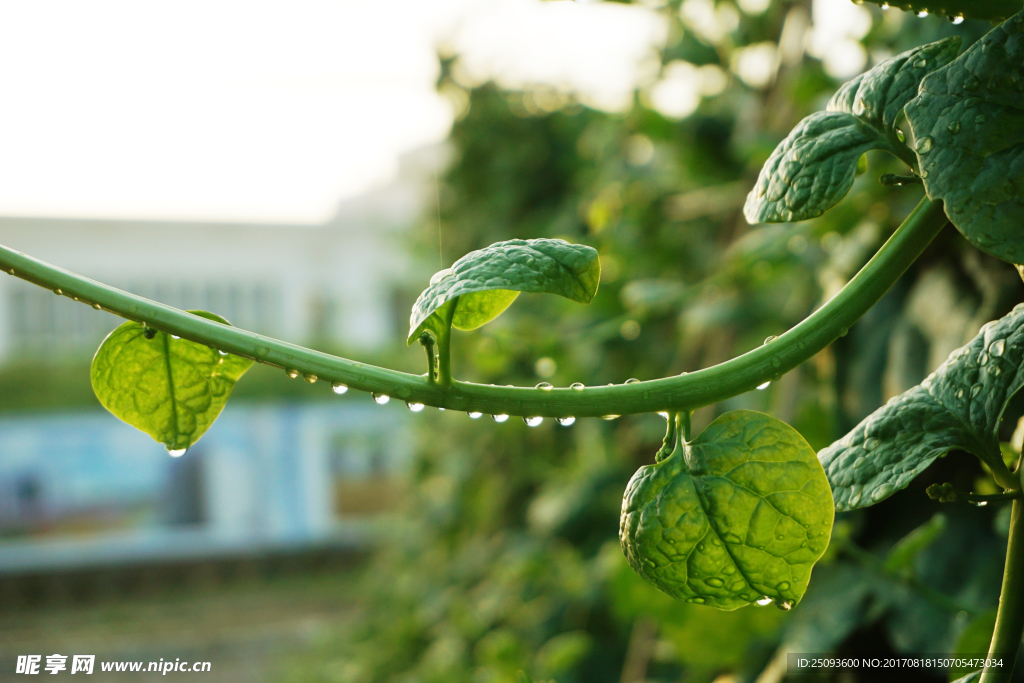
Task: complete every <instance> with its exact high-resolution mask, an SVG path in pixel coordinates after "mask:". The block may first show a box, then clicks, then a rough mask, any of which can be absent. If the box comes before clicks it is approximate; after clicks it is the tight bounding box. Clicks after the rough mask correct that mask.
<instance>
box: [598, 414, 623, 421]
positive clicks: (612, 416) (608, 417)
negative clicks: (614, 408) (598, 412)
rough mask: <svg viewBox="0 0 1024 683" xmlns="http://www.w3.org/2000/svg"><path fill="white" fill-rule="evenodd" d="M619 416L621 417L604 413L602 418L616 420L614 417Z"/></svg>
mask: <svg viewBox="0 0 1024 683" xmlns="http://www.w3.org/2000/svg"><path fill="white" fill-rule="evenodd" d="M618 417H619V416H618V415H602V416H601V419H602V420H614V419H616V418H618Z"/></svg>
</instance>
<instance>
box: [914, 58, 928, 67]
mask: <svg viewBox="0 0 1024 683" xmlns="http://www.w3.org/2000/svg"><path fill="white" fill-rule="evenodd" d="M926 66H928V60H925V59H915V60H914V68H915V69H923V68H925V67H926Z"/></svg>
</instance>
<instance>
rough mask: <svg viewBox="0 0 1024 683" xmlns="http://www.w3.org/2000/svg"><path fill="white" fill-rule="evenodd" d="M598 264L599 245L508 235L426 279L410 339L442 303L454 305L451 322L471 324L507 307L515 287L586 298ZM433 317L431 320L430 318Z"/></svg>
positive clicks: (412, 319)
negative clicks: (597, 247)
mask: <svg viewBox="0 0 1024 683" xmlns="http://www.w3.org/2000/svg"><path fill="white" fill-rule="evenodd" d="M600 279H601V265H600V262H599V261H598V257H597V251H596V250H595V249H594V248H592V247H588V246H585V245H582V244H569V243H568V242H566V241H564V240H556V239H535V240H508V241H507V242H498V243H497V244H492V245H491V246H489V247H487V248H486V249H481V250H479V251H473V252H470V253H468V254H466V255H465V256H463V257H462V258H460V259H459V260H458V261H456V262H455V264H454V265H452V267H451V268H449V269H446V270H442V271H440V272H438V273H436V274H435V275H434V277H432V278H431V279H430V286H429V287H427V288H426V289H425V290H423V293H422V294H420V296H419V298H418V299H416V303H415V304H414V305H413V307H412V316H411V317H410V319H409V343H410V344H411V343H412V342H413V340H415V339H417V338H418V337H419V336H420V334H421V333H422V332H423V331H424V330H425V329H432V330H433V329H434V328H436V327H437V325H438V324H442V323H440V322H439V320H438V319H440V318H443V317H444V316H443V313H444V311H442V310H441V309H442V307H444V306H445V305H449V304H450V305H452V306H454V307H455V311H454V314H453V316H452V322H451V325H452V327H455V328H456V329H459V330H473V329H476V328H477V327H480V326H481V325H483V324H484V323H486V322H488V321H490V320H493V319H494V318H495V317H497V316H498V315H499V314H501V312H502V311H504V310H505V309H506V308H508V306H509V304H511V303H512V302H513V301H514V300H515V298H516V297H517V296H519V292H539V293H547V294H559V295H561V296H564V297H566V298H569V299H572V300H573V301H578V302H580V303H584V304H586V303H590V301H591V299H593V298H594V294H595V293H597V285H598V282H599V281H600ZM431 318H434V320H433V321H431V320H430V319H431Z"/></svg>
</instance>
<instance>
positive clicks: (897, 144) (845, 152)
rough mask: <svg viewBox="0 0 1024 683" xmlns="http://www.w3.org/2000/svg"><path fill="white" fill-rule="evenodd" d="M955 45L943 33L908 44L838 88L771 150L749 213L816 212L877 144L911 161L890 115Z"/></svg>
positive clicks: (756, 216) (758, 218) (793, 215)
mask: <svg viewBox="0 0 1024 683" xmlns="http://www.w3.org/2000/svg"><path fill="white" fill-rule="evenodd" d="M959 47H960V40H959V38H947V39H945V40H940V41H938V42H935V43H930V44H928V45H923V46H921V47H918V48H914V49H913V50H909V51H907V52H904V53H902V54H899V55H897V56H895V57H893V58H891V59H888V60H886V61H884V62H882V63H880V64H878V65H877V66H875V67H874V68H873V69H871V70H870V71H868V72H866V73H864V74H862V75H860V76H858V77H857V78H855V79H853V80H852V81H850V82H849V83H847V84H846V85H844V86H843V87H842V88H840V89H839V91H838V92H837V93H836V94H835V95H834V96H833V97H832V99H831V100H830V101H829V104H828V110H827V111H824V112H818V113H815V114H811V115H810V116H808V117H807V118H805V119H804V120H803V121H801V122H800V123H799V124H798V125H797V127H796V128H794V129H793V131H792V132H791V133H790V134H789V136H788V137H787V138H786V139H785V140H783V141H782V142H781V143H780V144H779V146H778V147H777V148H776V149H775V151H774V152H772V155H771V157H769V158H768V161H767V162H765V165H764V167H763V168H762V169H761V174H760V175H759V176H758V179H757V184H756V185H755V186H754V189H753V190H751V192H750V194H749V195H748V196H747V202H746V205H745V206H744V207H743V212H744V215H746V218H747V220H748V221H749V222H751V223H779V222H783V221H802V220H806V219H808V218H814V217H816V216H820V215H821V214H822V213H824V212H825V211H827V210H829V209H831V208H832V207H833V206H835V205H836V204H838V203H839V201H840V200H841V199H842V198H843V197H845V196H846V193H847V192H849V191H850V187H851V186H852V185H853V180H854V177H855V176H856V171H857V161H858V160H859V159H860V156H861V155H862V154H863V153H864V152H867V151H868V150H872V149H883V150H886V151H888V152H891V153H892V154H895V155H896V156H898V157H901V158H903V159H905V160H910V161H912V160H913V155H912V154H911V153H910V152H909V150H907V149H906V147H904V145H903V143H902V142H901V141H900V140H899V137H898V135H897V134H896V130H895V123H896V118H897V116H898V115H899V113H900V112H901V111H902V110H903V106H904V105H905V104H906V103H907V101H908V100H910V98H912V97H913V96H914V95H915V94H916V93H917V87H918V84H919V83H920V82H921V79H922V78H923V77H924V76H925V74H927V73H928V72H930V71H933V70H935V69H937V68H939V67H940V66H942V65H945V64H947V63H949V61H950V60H951V59H953V57H954V56H955V55H956V52H957V50H958V49H959Z"/></svg>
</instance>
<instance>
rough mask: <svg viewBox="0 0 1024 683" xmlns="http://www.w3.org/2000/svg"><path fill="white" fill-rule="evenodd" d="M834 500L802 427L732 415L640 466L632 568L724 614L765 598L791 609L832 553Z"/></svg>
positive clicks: (626, 530)
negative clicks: (661, 457)
mask: <svg viewBox="0 0 1024 683" xmlns="http://www.w3.org/2000/svg"><path fill="white" fill-rule="evenodd" d="M832 516H833V511H832V497H831V495H830V493H829V487H828V481H827V480H826V479H825V475H824V472H823V471H822V469H821V466H820V464H819V463H818V461H817V459H816V458H815V456H814V450H813V449H812V448H811V447H810V446H809V445H807V442H806V441H805V440H804V438H803V437H802V436H801V435H800V433H799V432H797V431H796V430H795V429H793V428H792V427H790V426H789V425H787V424H785V423H784V422H780V421H779V420H776V419H775V418H773V417H771V416H769V415H765V414H763V413H757V412H754V411H751V410H736V411H733V412H730V413H727V414H725V415H723V416H721V417H719V418H718V419H716V420H715V421H714V422H712V423H711V424H710V425H709V426H708V427H707V429H705V430H704V431H703V432H702V433H701V434H700V436H698V437H697V438H696V439H694V440H693V441H691V442H689V443H685V442H683V440H682V439H681V438H679V437H678V434H677V435H676V439H675V444H674V447H673V450H672V452H671V453H670V454H669V455H668V457H666V458H665V459H664V460H662V461H661V462H659V463H657V464H654V465H647V466H645V467H641V468H640V469H639V470H638V471H637V472H636V474H634V475H633V478H632V479H631V480H630V482H629V485H628V486H627V487H626V493H625V496H624V497H623V500H622V516H621V519H620V527H619V540H620V542H621V544H622V549H623V552H624V553H625V555H626V559H627V560H628V561H629V564H630V566H632V567H633V569H634V570H636V571H637V573H639V574H640V575H641V576H643V577H644V578H646V579H647V580H649V581H651V582H652V583H653V584H654V585H655V586H657V587H658V588H659V589H661V590H662V591H664V592H666V593H668V594H669V595H672V596H674V597H677V598H682V599H684V600H688V601H689V602H695V603H699V604H706V605H710V606H713V607H718V608H719V609H736V608H737V607H743V606H745V605H749V604H751V603H753V602H756V601H757V600H759V599H761V598H762V597H769V598H772V599H773V600H775V601H776V602H777V603H778V604H780V605H783V604H784V605H787V606H788V605H791V604H793V603H795V602H797V601H799V600H800V598H801V597H803V594H804V591H805V590H806V589H807V582H808V580H809V579H810V575H811V568H812V567H813V566H814V563H815V562H817V561H818V558H820V557H821V555H822V553H824V552H825V548H826V547H827V546H828V541H829V534H830V532H831V529H832Z"/></svg>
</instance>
